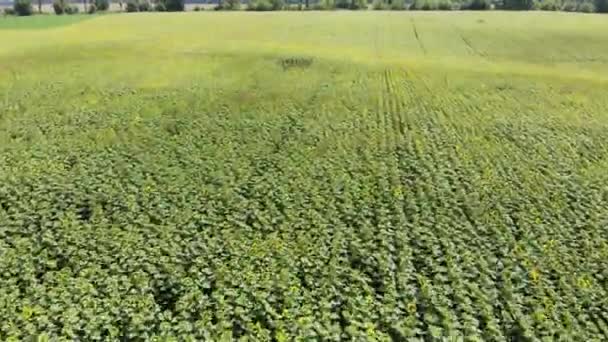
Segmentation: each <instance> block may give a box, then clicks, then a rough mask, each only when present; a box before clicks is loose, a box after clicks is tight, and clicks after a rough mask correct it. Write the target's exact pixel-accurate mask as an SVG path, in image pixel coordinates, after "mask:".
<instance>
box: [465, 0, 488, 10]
mask: <svg viewBox="0 0 608 342" xmlns="http://www.w3.org/2000/svg"><path fill="white" fill-rule="evenodd" d="M491 7H492V4H490V1H488V0H471V2H469V3H468V4H464V5H463V6H462V7H461V9H463V10H470V11H485V10H489V9H490V8H491Z"/></svg>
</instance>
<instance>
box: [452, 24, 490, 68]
mask: <svg viewBox="0 0 608 342" xmlns="http://www.w3.org/2000/svg"><path fill="white" fill-rule="evenodd" d="M452 28H453V29H454V30H455V31H457V32H458V36H459V37H460V40H462V42H463V43H464V45H465V46H466V47H467V50H469V52H470V53H471V54H472V55H475V56H479V57H481V58H483V59H485V60H489V59H488V54H487V53H485V52H484V51H483V50H480V49H478V48H477V47H476V46H475V45H474V44H473V43H472V42H471V40H470V39H469V38H467V36H465V35H464V34H463V33H462V31H461V30H460V29H459V28H457V27H456V26H453V25H452Z"/></svg>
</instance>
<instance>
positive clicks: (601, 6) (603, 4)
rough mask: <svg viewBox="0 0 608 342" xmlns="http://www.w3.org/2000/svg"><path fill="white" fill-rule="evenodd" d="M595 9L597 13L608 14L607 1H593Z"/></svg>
mask: <svg viewBox="0 0 608 342" xmlns="http://www.w3.org/2000/svg"><path fill="white" fill-rule="evenodd" d="M595 9H596V11H597V12H598V13H608V0H595Z"/></svg>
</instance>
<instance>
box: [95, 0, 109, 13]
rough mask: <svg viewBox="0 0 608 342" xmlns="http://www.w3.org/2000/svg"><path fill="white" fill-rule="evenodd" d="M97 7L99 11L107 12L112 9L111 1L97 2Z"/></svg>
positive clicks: (100, 0)
mask: <svg viewBox="0 0 608 342" xmlns="http://www.w3.org/2000/svg"><path fill="white" fill-rule="evenodd" d="M95 6H97V10H98V11H107V10H108V9H110V0H95Z"/></svg>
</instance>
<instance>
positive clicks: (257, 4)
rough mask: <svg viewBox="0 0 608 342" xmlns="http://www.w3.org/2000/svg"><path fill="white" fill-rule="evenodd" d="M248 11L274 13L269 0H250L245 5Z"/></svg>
mask: <svg viewBox="0 0 608 342" xmlns="http://www.w3.org/2000/svg"><path fill="white" fill-rule="evenodd" d="M247 10H248V11H274V10H275V9H274V8H273V4H272V3H271V2H270V0H252V1H249V3H248V4H247Z"/></svg>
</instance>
